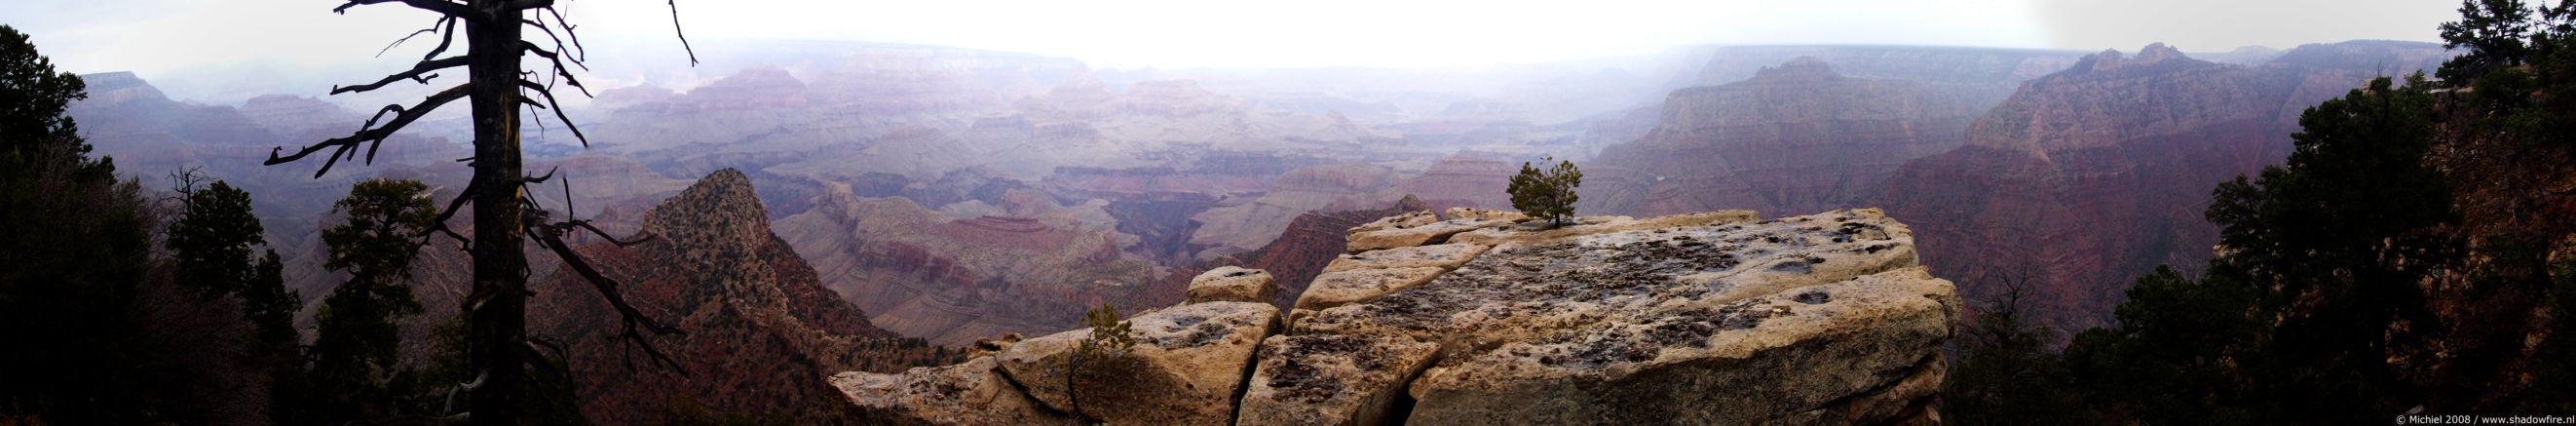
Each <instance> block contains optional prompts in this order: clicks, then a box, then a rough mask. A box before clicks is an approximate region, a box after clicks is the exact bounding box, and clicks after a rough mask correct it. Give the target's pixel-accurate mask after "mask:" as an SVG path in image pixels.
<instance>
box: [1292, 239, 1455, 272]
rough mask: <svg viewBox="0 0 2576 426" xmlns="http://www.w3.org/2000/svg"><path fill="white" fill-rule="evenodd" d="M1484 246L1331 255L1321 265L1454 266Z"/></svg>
mask: <svg viewBox="0 0 2576 426" xmlns="http://www.w3.org/2000/svg"><path fill="white" fill-rule="evenodd" d="M1486 248H1487V247H1486V246H1484V245H1480V244H1439V245H1428V246H1420V247H1399V248H1391V249H1385V250H1377V251H1371V252H1367V253H1359V254H1345V255H1341V257H1338V258H1335V259H1333V263H1331V264H1327V265H1324V272H1326V273H1332V272H1341V271H1351V270H1361V269H1394V268H1440V269H1442V270H1448V269H1456V268H1458V265H1464V264H1467V260H1469V259H1475V258H1476V255H1479V254H1484V253H1485V249H1486Z"/></svg>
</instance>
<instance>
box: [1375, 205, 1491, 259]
mask: <svg viewBox="0 0 2576 426" xmlns="http://www.w3.org/2000/svg"><path fill="white" fill-rule="evenodd" d="M1429 215H1430V213H1428V212H1425V213H1423V216H1429ZM1397 219H1405V217H1401V216H1399V217H1395V218H1388V219H1387V220H1386V221H1381V222H1380V223H1371V224H1370V225H1380V224H1384V225H1387V226H1382V227H1377V228H1371V227H1369V226H1362V227H1359V228H1352V229H1351V233H1350V239H1351V247H1350V248H1351V252H1352V253H1359V252H1365V251H1369V250H1377V249H1386V248H1395V247H1412V246H1418V245H1423V244H1439V243H1441V242H1444V241H1447V240H1448V239H1449V236H1451V235H1457V234H1459V233H1462V232H1467V231H1474V230H1478V229H1485V228H1491V227H1496V226H1503V225H1509V224H1511V221H1505V220H1493V219H1450V220H1443V221H1437V222H1431V223H1424V224H1420V225H1407V224H1408V223H1412V222H1418V221H1417V220H1407V221H1397ZM1389 221H1393V222H1392V223H1389Z"/></svg>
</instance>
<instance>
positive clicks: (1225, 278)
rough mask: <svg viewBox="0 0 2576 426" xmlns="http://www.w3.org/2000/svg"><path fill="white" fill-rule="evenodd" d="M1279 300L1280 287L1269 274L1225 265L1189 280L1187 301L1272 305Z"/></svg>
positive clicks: (1268, 272)
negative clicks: (1271, 301)
mask: <svg viewBox="0 0 2576 426" xmlns="http://www.w3.org/2000/svg"><path fill="white" fill-rule="evenodd" d="M1278 297H1279V286H1278V285H1275V284H1273V283H1272V282H1271V278H1270V271H1264V270H1259V269H1245V268H1242V267H1235V266H1223V267H1218V268H1216V269H1211V270H1208V271H1207V272H1206V273H1201V274H1199V276H1198V277H1197V278H1191V279H1190V289H1189V298H1188V299H1187V300H1188V301H1186V302H1182V303H1206V302H1253V303H1270V300H1271V299H1275V298H1278Z"/></svg>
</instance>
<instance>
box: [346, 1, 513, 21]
mask: <svg viewBox="0 0 2576 426" xmlns="http://www.w3.org/2000/svg"><path fill="white" fill-rule="evenodd" d="M383 3H402V4H404V5H408V6H411V7H414V8H418V9H420V10H426V11H431V12H438V13H439V14H441V15H447V16H453V17H457V18H463V19H467V20H473V21H475V22H482V20H483V19H482V16H483V14H481V13H476V12H475V11H474V8H471V7H466V6H465V5H464V4H461V3H456V2H450V1H446V0H349V2H348V3H342V4H340V7H334V8H331V13H340V14H346V13H349V8H352V7H358V6H365V5H371V4H383Z"/></svg>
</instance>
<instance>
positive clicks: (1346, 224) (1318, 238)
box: [1148, 197, 1431, 309]
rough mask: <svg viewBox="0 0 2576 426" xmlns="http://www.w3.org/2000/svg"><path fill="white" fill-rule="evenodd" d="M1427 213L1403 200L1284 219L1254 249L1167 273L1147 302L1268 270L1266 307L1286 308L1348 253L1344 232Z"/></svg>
mask: <svg viewBox="0 0 2576 426" xmlns="http://www.w3.org/2000/svg"><path fill="white" fill-rule="evenodd" d="M1430 209H1431V206H1430V205H1429V204H1425V203H1424V202H1423V201H1422V200H1421V199H1417V198H1413V197H1405V198H1404V199H1403V200H1399V201H1397V202H1396V204H1395V205H1394V206H1391V207H1388V208H1385V209H1378V210H1345V211H1337V212H1324V211H1311V212H1306V214H1302V215H1297V218H1296V219H1292V220H1289V221H1288V229H1286V230H1283V231H1280V232H1279V236H1278V238H1276V239H1272V240H1270V243H1269V244H1265V245H1262V246H1261V248H1260V249H1256V250H1253V251H1249V252H1243V253H1237V254H1234V255H1230V256H1225V257H1220V258H1217V259H1216V260H1214V261H1209V262H1207V263H1204V264H1200V265H1198V266H1195V267H1189V268H1179V269H1175V270H1173V271H1172V272H1171V273H1170V274H1166V275H1164V276H1163V278H1162V279H1160V280H1157V281H1155V282H1154V284H1152V285H1151V286H1150V287H1151V288H1152V290H1151V291H1152V293H1151V294H1152V295H1153V296H1152V297H1149V298H1148V299H1151V300H1180V298H1181V295H1182V292H1183V291H1186V290H1188V289H1189V284H1190V279H1191V278H1194V277H1197V276H1198V275H1199V274H1200V273H1204V272H1207V271H1208V270H1211V269H1216V268H1218V267H1223V266H1239V267H1245V268H1252V269H1260V270H1265V271H1269V272H1270V276H1271V277H1273V278H1274V279H1275V281H1273V282H1274V283H1277V284H1278V285H1279V290H1280V291H1279V296H1278V298H1277V299H1276V300H1273V301H1271V304H1272V305H1276V306H1278V307H1279V308H1280V309H1288V308H1289V307H1291V306H1293V305H1295V304H1296V303H1297V296H1298V295H1301V294H1305V293H1306V285H1307V284H1309V283H1312V282H1314V281H1315V275H1318V274H1321V273H1323V271H1324V265H1327V264H1331V263H1333V258H1334V257H1336V256H1340V255H1342V254H1343V253H1348V252H1349V250H1348V249H1349V248H1350V244H1349V241H1348V238H1349V236H1348V231H1349V230H1350V229H1351V228H1355V227H1358V226H1360V225H1361V224H1365V223H1369V222H1375V221H1377V220H1378V219H1381V218H1385V217H1387V216H1394V215H1400V214H1405V213H1408V212H1417V211H1429V210H1430Z"/></svg>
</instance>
